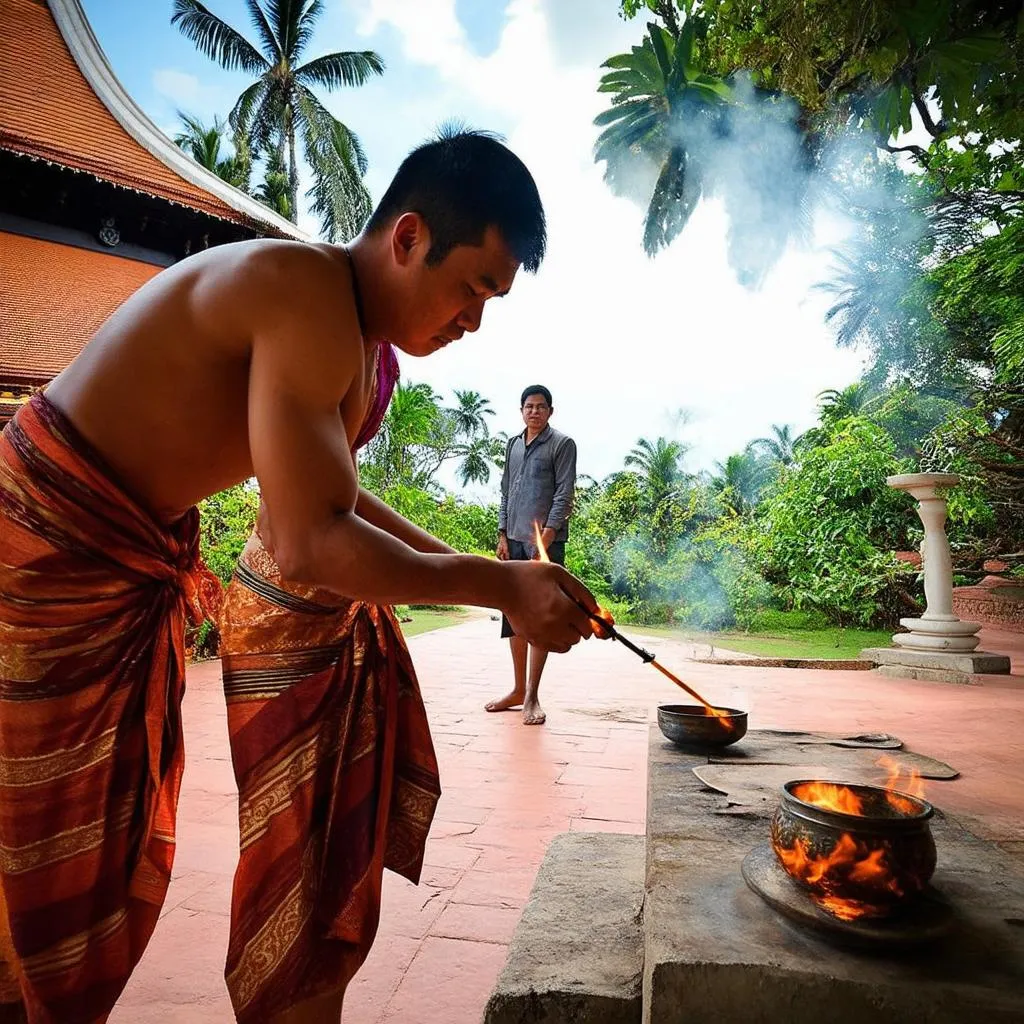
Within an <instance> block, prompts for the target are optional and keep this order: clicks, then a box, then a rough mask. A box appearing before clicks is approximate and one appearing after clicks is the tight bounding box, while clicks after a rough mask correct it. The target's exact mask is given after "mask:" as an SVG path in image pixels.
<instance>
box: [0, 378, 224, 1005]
mask: <svg viewBox="0 0 1024 1024" xmlns="http://www.w3.org/2000/svg"><path fill="white" fill-rule="evenodd" d="M216 592H217V588H216V587H215V586H212V585H211V579H210V577H209V575H208V574H205V573H204V571H203V570H202V568H201V566H200V564H199V562H198V514H197V513H196V511H195V510H194V509H193V510H192V511H190V512H189V513H188V515H186V516H185V517H184V518H183V519H181V520H179V521H178V522H177V523H175V524H174V525H173V526H164V525H161V524H159V523H157V522H156V521H155V520H154V519H153V518H152V517H151V516H150V515H149V514H148V513H147V512H145V511H144V510H143V509H142V508H141V507H140V506H139V505H138V504H136V502H135V501H133V500H132V498H131V497H129V496H128V495H127V494H126V493H125V492H124V491H123V490H122V489H121V488H120V487H119V486H118V485H117V484H116V483H115V482H114V480H113V479H112V477H111V474H110V473H109V471H108V470H107V469H106V468H105V467H104V465H103V463H102V461H101V459H100V458H99V456H98V455H97V454H96V453H95V452H94V451H93V450H92V449H91V448H90V447H89V445H88V444H87V443H86V442H85V441H84V440H83V439H82V438H81V437H80V436H79V435H78V434H77V433H76V432H75V429H74V427H73V426H72V425H71V424H70V423H69V422H68V421H67V419H66V417H64V416H63V414H62V413H61V412H60V411H59V410H58V409H57V408H56V407H55V406H53V405H52V404H51V403H50V402H48V401H47V400H46V399H45V398H44V397H43V396H42V395H37V396H35V397H34V398H33V399H32V401H31V402H30V403H29V404H28V405H26V406H24V407H23V408H22V409H21V410H19V412H18V414H17V415H16V416H15V418H14V419H13V420H12V422H11V423H10V424H8V426H7V428H6V430H5V431H4V432H3V434H2V435H0V1003H2V1002H6V1003H8V1004H10V1003H12V1002H17V1001H19V1000H20V1001H21V1002H22V1003H23V1012H24V1013H25V1015H26V1016H27V1019H28V1021H29V1024H79V1022H82V1024H84V1022H88V1024H94V1022H96V1021H102V1020H104V1019H105V1018H106V1015H107V1014H108V1013H109V1011H110V1009H111V1008H112V1006H113V1005H114V1002H115V1001H116V999H117V997H118V995H119V994H120V992H121V990H122V989H123V988H124V985H125V983H126V981H127V980H128V976H129V975H130V974H131V971H132V968H133V967H134V966H135V964H136V963H137V962H138V960H139V957H140V956H141V955H142V952H143V950H144V948H145V946H146V943H147V941H148V939H149V936H150V933H151V932H152V930H153V926H154V925H155V924H156V920H157V916H158V914H159V912H160V907H161V904H162V903H163V900H164V895H165V892H166V890H167V884H168V881H169V879H170V873H171V862H172V859H173V854H174V818H175V809H176V805H177V799H178V787H179V783H180V780H181V771H182V764H183V759H184V751H183V747H182V742H181V719H180V705H181V698H182V693H183V690H184V679H185V663H184V648H183V636H184V628H185V619H186V615H191V616H193V617H200V616H201V614H202V611H201V608H202V605H203V603H204V602H203V599H204V598H207V599H208V598H210V597H213V596H215V594H216ZM208 610H209V611H210V614H215V612H213V611H212V609H208ZM2 1012H3V1011H2V1010H0V1013H2Z"/></svg>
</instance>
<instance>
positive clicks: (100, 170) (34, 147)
mask: <svg viewBox="0 0 1024 1024" xmlns="http://www.w3.org/2000/svg"><path fill="white" fill-rule="evenodd" d="M0 149H6V150H8V151H9V152H11V153H15V154H17V155H18V156H20V157H24V158H25V159H27V160H33V161H38V162H39V163H44V164H48V165H49V166H50V167H60V168H62V169H63V170H66V171H71V172H72V173H74V174H88V175H90V176H91V177H92V178H94V179H95V180H96V181H102V182H105V183H106V184H108V185H112V186H113V187H114V188H120V189H124V190H125V191H126V192H134V193H136V194H137V195H144V196H146V197H147V198H150V199H161V200H163V201H165V202H167V203H170V204H171V205H172V206H180V207H183V208H184V209H187V210H193V211H194V212H196V213H201V214H203V215H204V216H206V217H211V218H213V219H214V220H218V221H221V222H223V223H225V224H237V225H241V226H243V227H250V228H254V229H257V230H260V231H266V230H267V229H268V228H269V229H271V230H273V231H274V232H275V233H276V228H274V227H273V225H270V224H268V223H267V222H266V221H257V220H255V218H252V217H249V216H247V215H246V214H244V213H242V212H240V211H235V210H233V211H232V213H234V214H235V216H233V217H226V216H224V213H223V210H222V208H219V206H218V208H211V207H209V206H205V205H203V204H201V203H197V202H195V201H194V200H193V199H191V198H190V197H188V196H187V195H185V194H181V195H179V196H178V197H176V198H175V197H172V196H169V195H167V193H166V190H163V189H162V190H159V191H157V190H156V189H152V188H146V187H145V184H144V183H140V182H132V181H130V179H128V178H127V177H126V176H125V175H124V174H123V173H121V172H119V171H117V170H116V169H110V170H108V169H107V168H104V167H88V166H80V165H77V164H73V163H70V162H69V160H68V155H67V153H65V152H64V151H63V150H61V149H60V148H58V147H49V146H44V145H41V144H40V143H38V142H36V141H35V140H28V139H19V138H18V137H17V136H16V135H14V134H13V133H11V132H7V131H3V130H0ZM211 205H212V204H211Z"/></svg>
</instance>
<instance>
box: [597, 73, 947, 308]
mask: <svg viewBox="0 0 1024 1024" xmlns="http://www.w3.org/2000/svg"><path fill="white" fill-rule="evenodd" d="M669 142H670V144H672V145H679V146H681V147H683V149H684V150H685V152H686V157H687V172H686V173H687V175H688V177H689V178H690V179H691V180H690V182H689V185H688V187H694V186H695V185H696V184H697V183H698V182H699V189H700V192H701V194H702V198H703V199H705V200H706V199H711V198H716V199H718V200H720V201H721V202H722V204H723V206H724V208H725V211H726V213H727V216H728V228H727V231H728V238H727V245H728V257H729V263H730V266H731V267H732V269H733V271H734V273H735V274H736V277H737V279H738V280H739V281H740V283H741V284H743V285H744V286H745V287H747V288H751V289H757V288H760V287H761V286H762V285H763V284H764V282H765V279H766V277H767V275H768V273H769V271H770V270H771V269H772V267H774V266H775V264H776V263H778V261H779V260H780V259H781V257H782V256H783V254H784V253H785V252H786V250H787V248H788V247H789V246H791V245H793V246H798V247H803V248H806V247H809V246H813V245H814V243H815V225H816V219H817V218H818V217H819V216H820V215H822V214H828V215H829V216H830V217H831V218H833V219H837V218H838V219H841V220H844V221H845V222H846V229H847V233H848V235H849V236H850V238H851V240H854V241H855V240H856V238H857V237H858V236H861V235H864V234H867V235H869V236H870V235H884V237H885V238H887V239H888V241H889V242H890V244H892V245H893V246H894V247H895V246H897V245H900V246H902V247H903V248H905V249H906V250H908V251H914V252H917V251H918V248H919V243H920V241H921V239H922V238H923V237H924V236H925V234H926V232H927V231H928V222H927V220H926V218H925V217H924V216H923V215H922V213H921V212H920V210H918V209H916V208H915V204H914V203H913V202H910V201H908V199H909V192H910V191H912V189H910V188H908V184H907V180H906V179H907V176H906V174H905V173H904V172H903V171H902V170H901V169H900V168H899V166H898V165H897V163H896V162H895V161H892V160H889V161H879V160H878V158H877V142H876V140H875V138H874V137H873V136H869V135H868V134H867V133H865V132H862V131H860V130H858V129H855V128H849V129H846V130H842V131H837V132H834V133H832V134H830V135H827V136H826V135H823V134H817V135H813V134H810V133H808V132H807V131H804V130H803V129H802V127H801V111H800V108H799V106H798V104H797V103H796V102H795V101H793V100H791V99H789V98H787V97H784V96H781V95H776V94H770V93H766V92H765V91H763V90H759V89H757V88H756V87H755V86H754V85H753V83H752V81H751V79H750V76H749V75H746V74H741V75H739V76H737V78H736V80H735V81H734V83H733V97H732V101H731V102H730V103H728V104H725V105H722V106H717V107H708V106H706V105H704V104H698V103H690V104H684V106H683V107H682V111H681V114H680V116H679V117H678V118H677V119H676V121H675V122H674V123H673V124H672V125H671V126H670V129H669ZM660 169H661V168H660V166H659V165H658V164H657V163H656V162H655V161H654V160H653V159H651V158H650V157H649V156H648V155H645V154H644V153H642V152H641V151H635V150H634V151H631V152H630V153H629V154H623V156H622V157H621V158H620V159H618V160H616V161H614V163H613V164H609V165H608V166H607V168H606V179H607V180H608V183H609V186H610V187H611V188H612V190H613V191H614V192H615V194H617V195H621V196H625V197H627V198H629V199H631V200H632V201H633V202H635V203H636V204H637V205H639V206H640V207H641V208H642V209H646V208H647V207H648V205H649V204H650V201H651V198H652V195H653V194H654V190H655V185H656V182H657V179H658V174H659V172H660ZM684 230H685V229H684Z"/></svg>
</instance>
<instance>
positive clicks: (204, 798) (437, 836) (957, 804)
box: [111, 618, 1024, 1024]
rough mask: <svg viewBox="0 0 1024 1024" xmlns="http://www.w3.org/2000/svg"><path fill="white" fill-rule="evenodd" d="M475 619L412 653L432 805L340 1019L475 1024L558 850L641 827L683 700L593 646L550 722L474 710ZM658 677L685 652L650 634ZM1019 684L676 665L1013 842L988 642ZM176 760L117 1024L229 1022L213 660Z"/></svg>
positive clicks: (227, 869) (1019, 712) (488, 680)
mask: <svg viewBox="0 0 1024 1024" xmlns="http://www.w3.org/2000/svg"><path fill="white" fill-rule="evenodd" d="M497 628H498V627H497V624H496V623H493V622H490V621H489V620H488V619H486V618H484V619H478V620H474V621H472V622H470V623H468V624H466V625H464V626H460V627H457V628H454V629H448V630H443V631H440V632H437V633H430V634H426V635H423V636H419V637H416V638H414V639H413V640H412V641H411V642H410V647H411V648H412V651H413V656H414V658H415V660H416V664H417V667H418V670H419V674H420V682H421V685H422V688H423V692H424V696H425V698H426V701H427V705H428V711H429V714H430V721H431V726H432V729H433V735H434V742H435V744H436V747H437V753H438V758H439V760H440V763H441V781H442V786H443V788H444V796H443V797H442V798H441V802H440V804H439V807H438V813H437V818H436V821H435V824H434V827H433V829H432V831H431V837H430V840H429V842H428V845H427V855H426V866H425V868H424V872H423V880H422V882H421V884H420V885H419V886H418V887H417V886H413V885H410V884H409V883H408V882H406V881H405V880H404V879H401V878H398V877H397V876H394V875H391V874H390V873H388V874H387V876H386V878H385V886H384V904H383V908H382V914H381V926H380V932H379V935H378V938H377V942H376V944H375V946H374V949H373V951H372V952H371V954H370V957H369V959H368V960H367V962H366V964H365V965H364V967H363V969H362V970H361V971H360V972H359V974H358V975H357V976H356V979H355V981H354V982H353V984H352V986H351V988H350V990H349V994H348V997H347V998H346V1005H345V1021H346V1024H477V1022H478V1021H479V1020H480V1015H481V1011H482V1009H483V1007H484V1004H485V1003H486V1000H487V996H488V994H489V993H490V991H491V988H492V987H493V985H494V982H495V980H496V978H497V975H498V972H499V971H500V969H501V966H502V963H503V962H504V958H505V953H506V946H507V943H508V941H509V938H510V936H511V934H512V931H513V929H514V927H515V923H516V920H517V919H518V915H519V912H520V911H521V909H522V906H523V904H524V903H525V901H526V898H527V896H528V894H529V891H530V887H531V886H532V884H533V879H534V876H535V874H536V871H537V868H538V867H539V865H540V861H541V858H542V857H543V855H544V850H545V848H546V846H547V844H548V843H549V842H550V840H551V838H552V837H553V836H555V835H557V834H558V833H560V832H564V831H566V830H569V829H582V830H586V831H612V832H635V833H639V832H642V831H643V822H644V802H645V787H646V759H647V725H646V721H647V719H648V716H649V715H650V713H651V712H652V710H653V708H654V707H655V705H657V704H658V703H669V702H675V701H677V699H678V698H677V692H676V691H675V690H674V689H673V687H672V686H671V685H670V684H668V683H667V682H665V681H664V680H663V679H662V678H661V677H660V676H658V675H657V673H655V672H654V671H653V670H651V669H650V668H648V667H645V666H643V665H641V664H640V663H639V662H638V661H637V660H636V659H635V658H634V657H633V656H632V655H630V654H629V653H628V652H627V651H625V650H624V649H622V648H621V647H617V646H616V645H614V644H611V643H601V642H599V641H592V642H590V643H588V644H584V645H581V646H580V647H579V648H577V649H576V650H575V651H573V652H572V654H570V655H567V656H565V657H560V658H552V659H550V661H549V662H548V670H547V673H546V675H545V681H544V686H543V688H542V692H541V697H542V700H543V704H544V706H545V708H546V710H547V711H548V716H549V718H548V724H547V725H545V726H542V727H530V728H527V727H525V726H523V725H522V724H521V721H520V718H519V715H518V714H517V713H512V712H510V713H506V714H496V715H490V714H486V713H485V712H484V711H483V705H484V703H485V702H486V701H487V700H489V699H491V698H493V697H496V696H500V695H501V694H503V693H505V692H506V691H507V689H508V684H509V659H508V650H507V646H506V645H504V644H503V643H501V642H500V641H499V640H498V639H497ZM645 643H647V646H649V647H653V648H655V649H656V650H657V651H658V653H659V654H660V655H661V657H662V660H663V661H664V662H665V663H666V664H668V665H670V666H671V665H680V664H682V663H683V661H684V659H685V657H686V656H688V655H689V654H691V652H692V648H691V647H690V646H689V645H687V644H681V643H674V642H670V641H664V640H660V639H653V638H652V639H650V640H649V641H645ZM983 646H984V647H985V648H986V649H988V650H996V651H1006V652H1008V653H1011V655H1012V656H1013V659H1014V662H1013V664H1014V672H1015V675H1014V676H1013V677H998V676H989V677H985V678H984V679H983V681H982V685H980V686H955V685H950V684H940V683H923V682H914V681H910V680H906V681H903V680H893V679H886V678H882V677H878V676H874V675H873V674H869V673H866V672H840V671H836V672H812V671H805V670H787V669H767V668H737V667H727V666H716V665H705V664H693V663H691V664H686V665H685V675H686V678H687V679H688V680H689V681H691V682H692V683H693V684H694V685H695V686H696V687H697V688H698V689H699V690H701V691H702V692H703V693H704V694H705V696H706V697H707V698H708V699H709V700H712V701H714V702H716V703H719V704H725V705H729V706H732V707H745V708H747V709H749V711H750V712H751V722H752V725H753V727H755V728H757V727H760V728H787V729H822V730H828V731H861V730H865V731H867V730H872V731H875V730H877V731H885V732H891V733H895V734H896V735H898V736H900V737H901V738H902V739H903V740H904V741H905V742H906V744H907V746H908V747H909V748H910V749H913V750H918V751H920V752H922V753H926V754H930V755H932V756H935V757H939V758H941V759H943V760H945V761H948V762H949V763H950V764H952V765H954V766H955V767H956V768H958V769H959V770H960V772H961V773H962V775H961V778H959V779H957V780H956V781H955V782H951V783H943V784H936V790H935V791H933V793H932V794H931V795H933V797H934V799H935V800H936V802H937V803H939V804H940V806H942V807H943V808H944V809H945V810H947V811H949V812H950V813H953V814H956V815H960V816H962V817H964V818H965V819H969V821H968V824H970V825H971V826H973V827H974V828H975V829H976V830H977V831H979V832H980V833H982V834H984V835H986V836H988V837H990V838H992V839H997V840H1000V841H1004V842H1015V844H1018V847H1017V848H1018V849H1024V636H1022V635H1012V634H1000V633H997V632H994V631H992V632H987V633H985V634H983ZM184 717H185V736H186V745H187V764H188V766H187V768H186V772H185V782H184V786H183V789H182V796H181V805H180V812H179V842H178V852H177V860H176V865H175V877H174V880H173V882H172V884H171V889H170V892H169V894H168V899H167V904H166V907H165V909H164V914H163V917H162V918H161V921H160V923H159V926H158V927H157V931H156V934H155V935H154V937H153V941H152V942H151V944H150V947H149V949H148V951H147V953H146V955H145V957H144V958H143V960H142V963H141V964H140V965H139V969H138V970H137V971H136V973H135V976H134V977H133V978H132V980H131V983H130V984H129V986H128V989H127V990H126V992H125V994H124V996H123V998H122V1000H121V1003H120V1005H119V1007H118V1009H117V1010H116V1011H115V1012H114V1014H113V1016H112V1017H111V1024H155V1022H157V1021H159V1022H160V1024H178V1022H180V1024H207V1022H209V1024H219V1022H226V1024H227V1022H230V1021H231V1020H232V1017H231V1011H230V1005H229V1003H228V999H227V994H226V991H225V989H224V983H223V980H222V970H223V960H224V951H225V947H226V944H227V927H228V919H227V916H226V915H227V912H228V904H229V900H230V886H231V872H232V870H233V867H234V860H235V851H236V845H237V833H236V828H235V817H234V813H235V808H234V782H233V779H232V775H231V764H230V760H229V753H228V742H227V728H226V725H225V717H224V706H223V700H222V697H221V693H220V672H219V666H218V664H217V663H216V662H209V663H206V664H203V665H198V666H195V667H194V668H193V669H192V670H191V671H190V672H189V688H188V692H187V695H186V697H185V708H184Z"/></svg>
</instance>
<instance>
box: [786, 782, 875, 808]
mask: <svg viewBox="0 0 1024 1024" xmlns="http://www.w3.org/2000/svg"><path fill="white" fill-rule="evenodd" d="M793 796H795V797H796V798H797V800H803V802H804V803H805V804H814V806H815V807H823V808H825V810H827V811H839V813H840V814H863V813H864V801H863V800H861V798H860V797H859V796H857V794H856V793H855V792H854V791H853V790H852V789H850V788H849V787H848V786H840V785H837V784H836V783H834V782H805V783H803V785H800V786H794V787H793Z"/></svg>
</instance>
